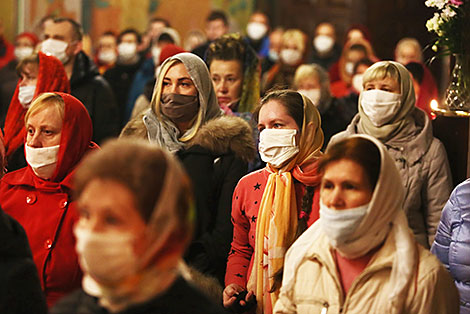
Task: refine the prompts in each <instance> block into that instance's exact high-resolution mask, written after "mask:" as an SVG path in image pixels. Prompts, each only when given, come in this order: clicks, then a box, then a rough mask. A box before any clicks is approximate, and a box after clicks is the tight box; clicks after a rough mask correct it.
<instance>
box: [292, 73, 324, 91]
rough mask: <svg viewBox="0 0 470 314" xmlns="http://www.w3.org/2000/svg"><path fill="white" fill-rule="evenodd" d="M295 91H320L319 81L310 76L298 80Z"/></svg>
mask: <svg viewBox="0 0 470 314" xmlns="http://www.w3.org/2000/svg"><path fill="white" fill-rule="evenodd" d="M297 89H304V90H309V89H321V85H320V80H319V79H318V77H316V76H314V75H310V76H307V77H305V78H304V79H302V80H300V82H299V84H298V88H297Z"/></svg>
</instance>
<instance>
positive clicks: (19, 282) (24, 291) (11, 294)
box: [0, 209, 47, 314]
mask: <svg viewBox="0 0 470 314" xmlns="http://www.w3.org/2000/svg"><path fill="white" fill-rule="evenodd" d="M0 243H1V245H0V283H1V284H0V313H2V314H30V313H36V314H42V313H47V306H46V299H45V296H44V294H43V292H42V291H41V284H40V283H39V276H38V274H37V270H36V265H35V264H34V262H33V257H32V254H31V249H30V248H29V243H28V239H27V237H26V233H25V232H24V230H23V227H21V225H20V224H19V223H18V222H17V221H16V220H15V219H13V218H11V217H10V216H8V215H7V214H5V213H4V212H3V210H1V209H0Z"/></svg>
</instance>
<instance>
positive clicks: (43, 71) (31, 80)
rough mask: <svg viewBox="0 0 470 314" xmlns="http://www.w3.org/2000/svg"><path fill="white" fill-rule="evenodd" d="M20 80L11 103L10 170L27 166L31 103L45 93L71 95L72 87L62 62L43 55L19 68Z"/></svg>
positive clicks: (7, 146)
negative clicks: (27, 121)
mask: <svg viewBox="0 0 470 314" xmlns="http://www.w3.org/2000/svg"><path fill="white" fill-rule="evenodd" d="M17 69H18V71H17V72H18V75H19V76H20V80H19V81H18V84H17V85H16V90H15V93H14V94H13V98H12V99H11V102H10V107H9V108H8V112H7V116H6V119H5V128H4V132H5V149H6V158H7V162H8V166H7V168H8V170H9V171H13V170H17V169H20V168H23V167H25V166H26V161H25V160H24V153H23V141H24V138H25V135H26V130H25V128H24V116H25V114H26V111H27V110H28V107H29V106H30V105H31V101H32V100H33V99H34V98H35V97H36V96H37V95H39V94H41V93H44V92H65V93H70V83H69V80H68V78H67V74H66V73H65V70H64V66H63V65H62V62H60V61H59V59H57V58H56V57H53V56H46V55H45V54H43V53H42V52H39V53H38V54H33V55H31V56H29V57H27V58H25V59H23V60H22V61H21V62H20V63H19V64H18V67H17Z"/></svg>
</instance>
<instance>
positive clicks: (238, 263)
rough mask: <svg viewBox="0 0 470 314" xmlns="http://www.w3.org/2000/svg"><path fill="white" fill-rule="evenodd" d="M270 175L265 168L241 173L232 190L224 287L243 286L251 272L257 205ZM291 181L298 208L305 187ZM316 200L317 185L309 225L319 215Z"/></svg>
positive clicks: (317, 201)
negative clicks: (230, 223) (231, 285)
mask: <svg viewBox="0 0 470 314" xmlns="http://www.w3.org/2000/svg"><path fill="white" fill-rule="evenodd" d="M269 174H270V173H269V172H268V171H267V170H266V169H261V170H258V171H255V172H252V173H250V174H248V175H246V176H244V177H243V178H241V179H240V182H238V185H237V187H236V188H235V191H234V193H233V199H232V223H233V241H232V247H231V249H230V252H229V256H228V262H227V272H226V274H225V285H226V286H227V285H229V284H231V283H236V284H238V285H240V286H242V287H245V288H246V284H247V278H248V277H249V274H250V273H251V267H252V264H253V258H252V255H253V251H254V249H255V236H256V219H257V218H258V210H259V204H260V202H261V198H262V197H263V192H264V189H265V187H266V182H267V181H268V177H269ZM294 182H295V183H294V186H295V193H296V198H297V208H299V209H300V205H301V203H302V197H303V195H304V193H305V186H304V185H303V184H302V183H300V182H298V181H294ZM319 199H320V193H319V188H316V190H315V193H314V196H313V203H312V211H311V212H310V217H309V218H308V225H309V226H310V225H311V224H313V223H314V222H315V221H316V220H317V219H318V217H319V204H320V203H319ZM299 212H300V211H299Z"/></svg>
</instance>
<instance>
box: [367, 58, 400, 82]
mask: <svg viewBox="0 0 470 314" xmlns="http://www.w3.org/2000/svg"><path fill="white" fill-rule="evenodd" d="M386 77H389V78H391V79H394V80H395V81H397V83H398V86H401V77H400V72H399V71H398V69H397V67H396V66H395V65H393V64H392V63H390V62H387V61H380V62H376V63H374V64H373V65H372V66H371V67H369V68H368V69H367V70H366V71H365V72H364V76H363V77H362V86H365V85H366V84H367V83H368V82H370V81H374V80H382V79H384V78H386Z"/></svg>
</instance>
